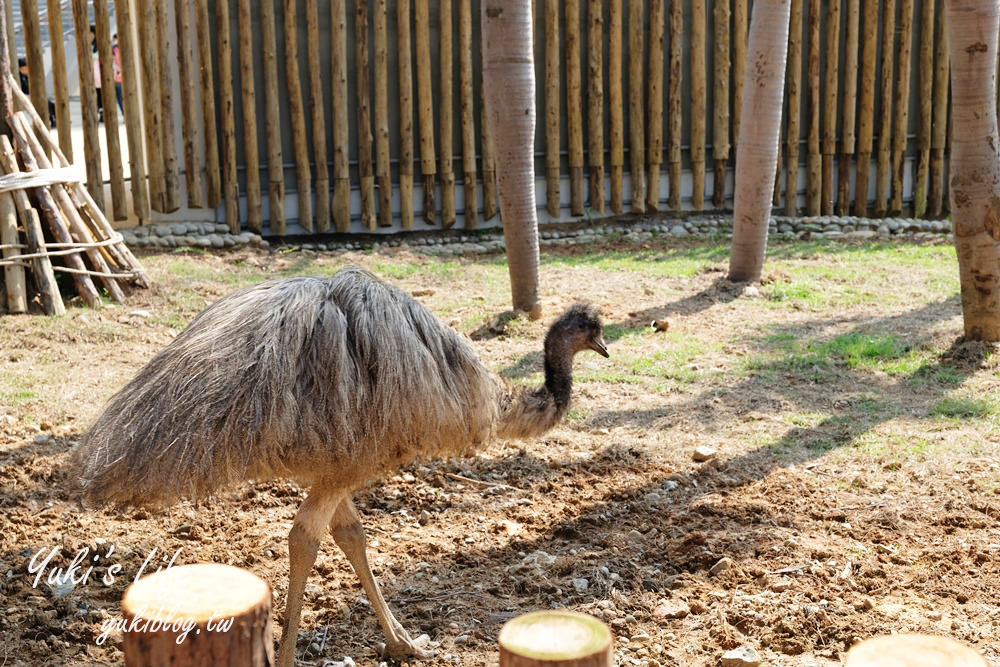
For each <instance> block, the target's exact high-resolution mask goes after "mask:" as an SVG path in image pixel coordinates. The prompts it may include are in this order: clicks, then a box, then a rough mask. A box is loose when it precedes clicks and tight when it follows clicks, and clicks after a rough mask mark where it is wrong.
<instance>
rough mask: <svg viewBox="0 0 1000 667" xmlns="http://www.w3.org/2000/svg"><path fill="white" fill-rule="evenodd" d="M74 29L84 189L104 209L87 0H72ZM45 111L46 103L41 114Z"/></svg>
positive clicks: (46, 112) (46, 111)
mask: <svg viewBox="0 0 1000 667" xmlns="http://www.w3.org/2000/svg"><path fill="white" fill-rule="evenodd" d="M73 30H74V32H75V33H76V62H77V67H78V69H79V74H80V77H79V78H80V107H81V111H82V113H83V154H84V163H85V164H86V167H87V189H88V190H89V191H90V196H91V197H93V198H94V201H95V202H97V205H98V206H99V207H100V208H102V209H103V208H104V179H103V178H102V177H101V144H100V139H99V137H98V135H97V90H96V88H95V87H94V61H93V58H92V56H91V49H90V41H89V40H88V39H87V37H88V35H89V34H90V21H89V19H88V13H87V1H86V0H73ZM150 50H152V49H150ZM36 109H37V106H36ZM47 114H48V104H47V103H46V106H45V110H44V113H43V114H42V117H43V118H44V117H45V116H46V115H47Z"/></svg>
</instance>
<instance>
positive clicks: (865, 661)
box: [845, 634, 986, 667]
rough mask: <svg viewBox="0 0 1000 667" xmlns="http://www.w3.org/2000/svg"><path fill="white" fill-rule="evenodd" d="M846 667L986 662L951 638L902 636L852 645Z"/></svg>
mask: <svg viewBox="0 0 1000 667" xmlns="http://www.w3.org/2000/svg"><path fill="white" fill-rule="evenodd" d="M845 667H986V660H984V659H983V656H981V655H979V653H977V652H976V651H975V650H973V649H971V648H969V647H968V646H965V645H964V644H962V643H960V642H957V641H955V640H954V639H949V638H947V637H937V636H932V635H918V634H903V635H888V636H885V637H874V638H872V639H868V640H865V641H863V642H861V643H860V644H857V645H855V646H854V647H852V648H851V650H850V651H848V653H847V662H846V664H845Z"/></svg>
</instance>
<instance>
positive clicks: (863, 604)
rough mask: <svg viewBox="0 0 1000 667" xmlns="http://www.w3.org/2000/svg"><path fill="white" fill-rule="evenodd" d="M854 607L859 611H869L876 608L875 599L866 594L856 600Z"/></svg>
mask: <svg viewBox="0 0 1000 667" xmlns="http://www.w3.org/2000/svg"><path fill="white" fill-rule="evenodd" d="M854 608H855V609H856V610H858V611H869V610H871V609H874V608H875V601H874V600H872V599H871V598H870V597H867V596H866V597H863V598H861V599H860V600H858V601H857V602H855V603H854Z"/></svg>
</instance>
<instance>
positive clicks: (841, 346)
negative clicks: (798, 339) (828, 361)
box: [816, 333, 909, 369]
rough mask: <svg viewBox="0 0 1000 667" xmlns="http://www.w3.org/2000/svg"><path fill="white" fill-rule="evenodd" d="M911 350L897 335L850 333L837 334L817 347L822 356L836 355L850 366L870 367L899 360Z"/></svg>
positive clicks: (817, 351)
mask: <svg viewBox="0 0 1000 667" xmlns="http://www.w3.org/2000/svg"><path fill="white" fill-rule="evenodd" d="M908 351H909V346H908V345H906V344H905V343H904V342H903V341H901V340H899V338H897V337H896V336H892V335H887V336H870V335H868V334H862V333H849V334H844V335H841V336H837V337H836V338H834V339H833V340H831V341H829V342H827V343H821V344H820V345H819V346H817V347H816V354H818V355H819V356H821V357H826V356H830V357H834V358H835V359H836V360H838V361H840V362H842V363H844V364H845V365H846V366H847V367H848V368H851V369H857V368H870V367H873V366H878V365H880V364H882V363H884V362H889V361H898V360H899V359H900V358H901V357H903V356H904V355H905V354H906V352H908Z"/></svg>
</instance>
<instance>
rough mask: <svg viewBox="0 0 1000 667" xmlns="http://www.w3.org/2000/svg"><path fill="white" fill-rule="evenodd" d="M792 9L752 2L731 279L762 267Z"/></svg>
mask: <svg viewBox="0 0 1000 667" xmlns="http://www.w3.org/2000/svg"><path fill="white" fill-rule="evenodd" d="M790 7H791V2H790V0H757V2H755V3H754V5H753V17H752V19H751V21H750V38H749V40H750V43H749V47H748V52H747V68H746V78H745V83H744V85H743V105H742V109H740V142H739V145H738V146H737V148H736V187H735V195H734V203H733V209H734V210H733V245H732V250H731V251H730V257H729V279H730V280H736V281H748V282H757V281H758V280H760V274H761V270H762V269H763V267H764V251H765V250H766V248H767V226H768V222H769V221H770V218H771V199H772V195H773V192H774V178H775V170H776V168H777V166H778V141H779V131H780V129H781V99H782V95H783V92H784V84H785V58H786V56H787V51H788V49H787V46H788V18H789V8H790Z"/></svg>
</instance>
